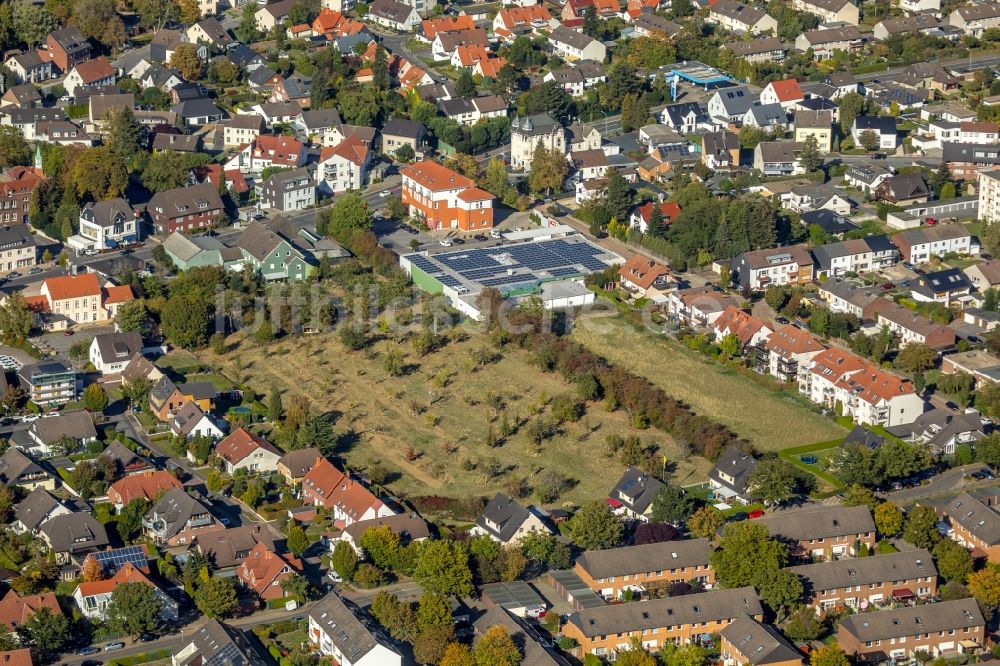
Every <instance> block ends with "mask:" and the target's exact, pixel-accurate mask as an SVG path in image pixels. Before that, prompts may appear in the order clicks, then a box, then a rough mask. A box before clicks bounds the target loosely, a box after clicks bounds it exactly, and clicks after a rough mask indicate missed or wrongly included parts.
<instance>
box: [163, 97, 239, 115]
mask: <svg viewBox="0 0 1000 666" xmlns="http://www.w3.org/2000/svg"><path fill="white" fill-rule="evenodd" d="M170 110H171V111H173V112H174V113H176V114H177V115H178V116H180V117H181V118H200V117H202V116H225V115H226V114H225V113H224V112H223V111H222V110H221V109H220V108H219V107H217V106H216V105H215V102H213V101H212V100H210V99H209V98H207V97H199V98H197V99H186V100H184V101H183V102H179V103H177V104H174V105H173V106H172V107H170Z"/></svg>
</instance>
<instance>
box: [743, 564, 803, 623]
mask: <svg viewBox="0 0 1000 666" xmlns="http://www.w3.org/2000/svg"><path fill="white" fill-rule="evenodd" d="M753 585H754V587H755V588H756V589H757V592H758V594H760V598H761V599H762V600H763V601H764V603H766V604H767V605H768V606H769V607H770V608H771V610H773V611H774V612H775V613H777V614H778V616H779V617H783V616H784V615H785V614H786V613H787V612H788V611H789V610H790V609H792V608H793V607H795V606H797V605H798V604H799V602H800V601H801V600H802V593H803V591H804V590H803V587H802V581H801V580H800V579H799V577H798V576H797V575H796V574H794V573H792V572H791V571H789V570H788V569H762V570H761V571H760V572H758V573H757V575H755V576H754V580H753Z"/></svg>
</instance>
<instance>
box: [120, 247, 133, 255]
mask: <svg viewBox="0 0 1000 666" xmlns="http://www.w3.org/2000/svg"><path fill="white" fill-rule="evenodd" d="M118 254H120V255H121V256H123V257H127V256H128V255H130V254H132V250H130V249H128V248H125V249H124V250H122V251H121V252H119V253H118Z"/></svg>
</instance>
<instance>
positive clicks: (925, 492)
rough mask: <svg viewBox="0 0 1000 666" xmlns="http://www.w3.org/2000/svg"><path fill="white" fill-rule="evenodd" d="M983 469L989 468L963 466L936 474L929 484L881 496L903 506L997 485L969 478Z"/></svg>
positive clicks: (993, 482)
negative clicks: (970, 489)
mask: <svg viewBox="0 0 1000 666" xmlns="http://www.w3.org/2000/svg"><path fill="white" fill-rule="evenodd" d="M984 469H985V470H989V467H988V466H987V465H984V464H982V463H973V464H971V465H963V466H962V467H956V468H955V469H949V470H948V471H946V472H942V473H941V474H938V475H937V476H935V477H933V478H931V480H930V482H929V483H926V484H923V485H920V486H914V487H913V488H904V489H902V490H895V491H893V492H890V493H884V494H883V496H884V497H885V498H886V499H888V500H889V501H891V502H893V503H895V504H899V505H904V504H909V503H912V502H916V501H919V500H922V499H930V498H933V497H940V496H944V495H952V494H955V493H958V492H960V491H962V490H967V489H969V488H980V487H987V486H995V485H997V482H996V481H986V480H982V481H981V480H977V479H973V478H972V477H971V476H969V475H970V474H972V473H973V472H977V471H980V470H984Z"/></svg>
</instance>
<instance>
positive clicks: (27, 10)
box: [0, 2, 59, 153]
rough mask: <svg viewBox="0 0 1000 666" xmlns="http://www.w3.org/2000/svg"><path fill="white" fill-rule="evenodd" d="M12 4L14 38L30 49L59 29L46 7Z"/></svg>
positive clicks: (19, 3) (24, 3)
mask: <svg viewBox="0 0 1000 666" xmlns="http://www.w3.org/2000/svg"><path fill="white" fill-rule="evenodd" d="M11 4H12V5H13V10H12V12H11V28H12V29H13V32H14V36H15V37H16V38H17V39H18V41H21V42H24V43H25V44H27V46H28V48H29V49H33V48H35V47H36V46H38V44H40V43H41V42H42V40H44V39H45V37H46V36H48V34H49V33H50V32H52V31H53V30H56V29H58V28H59V21H57V20H56V17H54V16H53V15H52V14H51V12H49V11H48V10H46V9H45V8H44V7H42V6H40V5H36V4H34V3H29V2H15V3H11ZM10 129H14V128H13V127H11V128H10ZM0 153H2V151H0Z"/></svg>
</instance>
